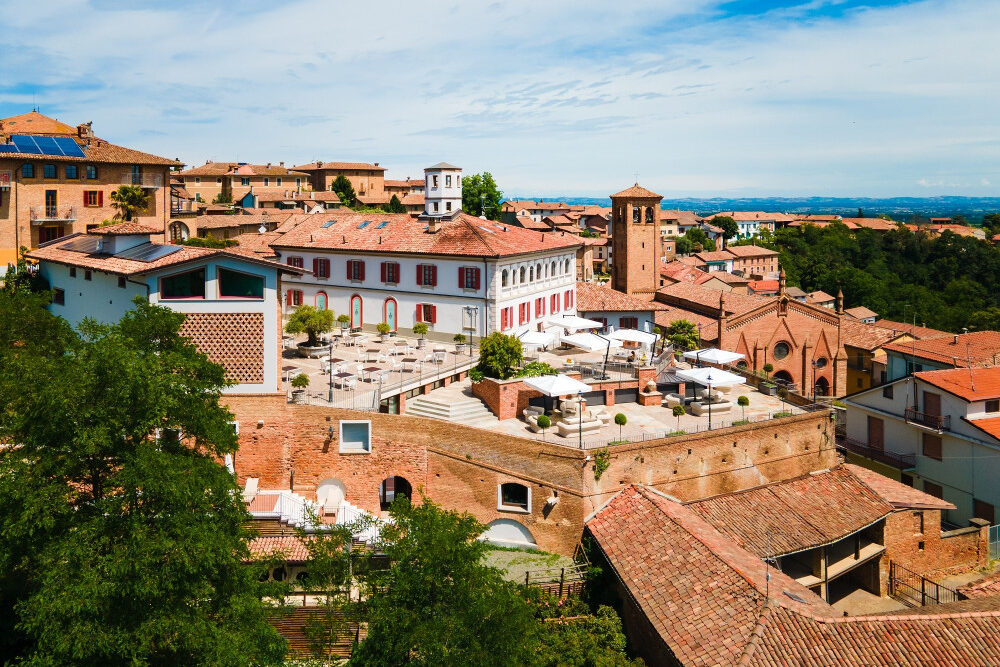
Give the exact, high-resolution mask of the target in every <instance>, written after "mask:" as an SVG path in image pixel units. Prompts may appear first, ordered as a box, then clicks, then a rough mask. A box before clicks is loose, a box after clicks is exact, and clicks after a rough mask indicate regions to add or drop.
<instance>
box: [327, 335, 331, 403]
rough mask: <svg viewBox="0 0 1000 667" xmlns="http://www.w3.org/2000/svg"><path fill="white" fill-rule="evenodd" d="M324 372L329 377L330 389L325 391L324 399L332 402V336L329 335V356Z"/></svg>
mask: <svg viewBox="0 0 1000 667" xmlns="http://www.w3.org/2000/svg"><path fill="white" fill-rule="evenodd" d="M326 374H327V376H328V377H329V386H330V390H329V392H328V393H327V396H326V400H327V401H328V402H330V403H331V404H332V403H333V336H332V335H331V336H330V357H329V358H328V359H327V362H326Z"/></svg>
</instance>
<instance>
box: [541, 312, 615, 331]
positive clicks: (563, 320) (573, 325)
mask: <svg viewBox="0 0 1000 667" xmlns="http://www.w3.org/2000/svg"><path fill="white" fill-rule="evenodd" d="M545 323H546V324H548V325H550V326H554V327H562V328H563V329H566V330H567V331H580V330H581V329H603V328H604V323H603V322H598V321H597V320H588V319H587V318H585V317H577V316H576V315H561V316H553V317H549V318H546V320H545Z"/></svg>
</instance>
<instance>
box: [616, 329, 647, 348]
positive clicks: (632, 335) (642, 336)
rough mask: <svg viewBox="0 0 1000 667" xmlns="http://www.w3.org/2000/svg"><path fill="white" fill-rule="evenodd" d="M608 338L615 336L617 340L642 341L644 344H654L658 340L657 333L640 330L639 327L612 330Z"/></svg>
mask: <svg viewBox="0 0 1000 667" xmlns="http://www.w3.org/2000/svg"><path fill="white" fill-rule="evenodd" d="M608 338H613V339H615V340H627V341H630V342H633V343H642V344H643V345H652V344H653V343H655V342H656V334H651V333H646V332H645V331H639V330H638V329H619V330H618V331H612V332H611V333H610V334H608Z"/></svg>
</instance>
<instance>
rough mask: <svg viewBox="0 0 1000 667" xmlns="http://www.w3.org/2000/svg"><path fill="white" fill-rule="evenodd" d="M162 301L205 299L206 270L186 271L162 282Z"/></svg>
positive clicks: (163, 279)
mask: <svg viewBox="0 0 1000 667" xmlns="http://www.w3.org/2000/svg"><path fill="white" fill-rule="evenodd" d="M160 298H161V299H204V298H205V269H196V270H194V271H185V272H184V273H178V274H176V275H173V276H167V277H165V278H162V279H161V280H160Z"/></svg>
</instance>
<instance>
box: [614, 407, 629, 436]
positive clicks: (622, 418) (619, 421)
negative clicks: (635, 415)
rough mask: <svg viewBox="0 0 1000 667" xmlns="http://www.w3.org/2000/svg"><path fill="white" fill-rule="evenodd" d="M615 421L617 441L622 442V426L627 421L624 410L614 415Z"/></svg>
mask: <svg viewBox="0 0 1000 667" xmlns="http://www.w3.org/2000/svg"><path fill="white" fill-rule="evenodd" d="M615 423H616V424H618V442H624V441H623V440H622V426H625V424H627V423H628V417H626V416H625V413H624V412H619V413H618V414H616V415H615Z"/></svg>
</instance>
